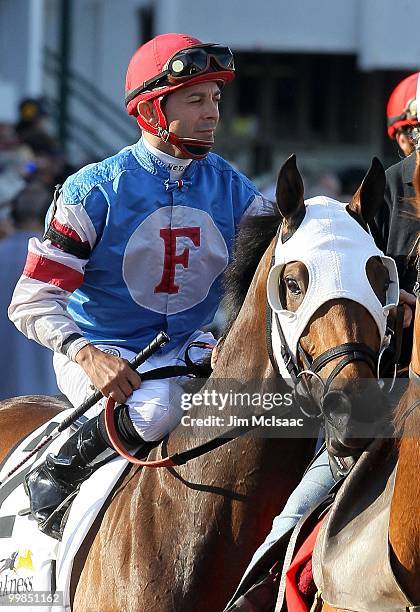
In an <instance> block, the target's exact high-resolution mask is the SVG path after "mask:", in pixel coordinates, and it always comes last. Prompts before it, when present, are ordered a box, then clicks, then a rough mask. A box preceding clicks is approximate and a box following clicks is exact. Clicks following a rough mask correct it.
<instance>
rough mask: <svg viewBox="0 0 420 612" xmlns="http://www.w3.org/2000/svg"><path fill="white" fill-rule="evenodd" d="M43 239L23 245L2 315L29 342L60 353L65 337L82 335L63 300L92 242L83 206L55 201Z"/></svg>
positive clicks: (76, 279) (80, 278) (92, 230)
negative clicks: (19, 270) (20, 267)
mask: <svg viewBox="0 0 420 612" xmlns="http://www.w3.org/2000/svg"><path fill="white" fill-rule="evenodd" d="M46 236H48V238H45V237H44V240H43V241H41V240H39V239H38V238H31V239H30V240H29V243H28V256H27V259H26V263H25V267H24V270H23V273H22V276H21V277H20V279H19V281H18V283H17V285H16V288H15V291H14V293H13V296H12V301H11V304H10V306H9V311H8V314H9V318H10V320H11V321H12V322H13V323H14V324H15V325H16V327H17V328H18V329H19V330H20V331H21V332H22V333H24V334H25V336H27V337H28V338H29V339H31V340H35V341H36V342H38V343H39V344H42V345H43V346H46V347H48V348H50V349H52V350H54V351H59V352H61V351H62V350H63V345H65V343H66V341H67V340H68V339H69V338H70V337H74V338H75V339H76V338H80V337H81V336H82V332H81V330H80V329H79V327H78V326H77V325H76V323H75V322H74V321H73V319H72V318H71V316H70V315H69V314H68V312H67V309H66V308H67V303H68V298H69V295H70V294H71V293H72V292H73V291H75V290H76V289H77V288H78V287H80V285H81V284H82V282H83V278H84V271H85V266H86V263H87V261H88V259H89V253H90V251H91V249H92V248H93V246H94V245H95V243H96V238H97V237H96V230H95V227H94V225H93V223H92V221H91V219H90V218H89V215H88V214H87V212H86V210H85V208H84V206H83V204H82V203H80V204H76V205H74V204H73V205H64V204H63V202H62V198H61V196H59V197H58V199H57V207H56V210H55V214H54V217H53V219H52V220H51V223H50V225H49V229H48V231H47V233H46ZM66 348H68V347H66Z"/></svg>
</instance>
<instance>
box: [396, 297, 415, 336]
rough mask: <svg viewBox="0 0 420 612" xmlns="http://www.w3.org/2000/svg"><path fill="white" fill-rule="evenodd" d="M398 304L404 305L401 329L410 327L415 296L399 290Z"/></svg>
mask: <svg viewBox="0 0 420 612" xmlns="http://www.w3.org/2000/svg"><path fill="white" fill-rule="evenodd" d="M400 304H403V305H404V322H403V327H410V325H411V321H412V320H413V309H414V308H415V306H416V296H415V295H414V294H413V293H408V291H405V290H404V289H400Z"/></svg>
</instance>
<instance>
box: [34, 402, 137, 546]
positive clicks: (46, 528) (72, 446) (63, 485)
mask: <svg viewBox="0 0 420 612" xmlns="http://www.w3.org/2000/svg"><path fill="white" fill-rule="evenodd" d="M115 412H116V414H115V416H116V418H115V423H116V426H117V431H118V433H119V435H120V437H121V439H122V441H123V442H124V444H125V445H126V447H127V448H129V449H130V448H135V447H136V446H140V445H141V443H142V439H141V438H140V436H139V435H138V434H137V432H136V430H135V429H134V426H133V425H132V423H131V421H130V419H129V417H128V408H127V406H126V405H125V404H123V405H121V406H118V407H117V409H116V411H115ZM107 448H112V445H111V442H110V440H109V438H108V435H107V433H106V429H105V423H104V413H103V412H102V413H101V414H100V415H99V416H96V417H94V418H93V419H90V420H89V421H87V422H86V423H84V424H83V425H82V426H81V427H80V429H78V430H77V431H76V433H74V434H73V435H72V436H71V437H70V438H69V439H68V440H67V441H66V442H65V443H64V444H63V446H62V447H61V448H60V450H59V451H58V453H57V454H56V455H52V454H49V455H47V457H46V459H45V462H44V463H42V464H41V465H39V466H38V467H37V468H35V469H34V470H33V471H32V472H30V473H29V474H28V475H27V476H26V478H25V490H26V493H27V494H28V496H29V500H30V508H31V512H32V514H33V516H34V517H35V518H36V520H37V522H38V525H39V528H40V530H41V531H43V532H44V533H46V534H47V535H50V536H52V537H54V538H56V539H61V535H62V526H61V523H62V519H63V516H64V514H65V512H66V510H67V508H68V506H69V504H70V501H71V500H72V499H73V498H71V499H70V500H69V503H68V504H63V507H62V508H60V509H59V510H58V511H57V512H54V511H55V510H57V508H58V507H59V506H60V504H62V503H63V502H64V501H65V500H66V499H67V498H68V497H69V495H71V494H72V493H74V492H75V491H76V490H77V489H78V488H79V486H80V485H81V484H82V482H83V481H84V480H86V478H88V477H89V476H90V475H91V474H92V473H93V472H94V470H95V465H94V464H92V462H93V461H94V459H96V457H98V456H99V455H100V454H101V453H103V452H104V451H105V450H106V449H107ZM53 513H54V515H53V516H51V515H52V514H53ZM50 517H51V519H50Z"/></svg>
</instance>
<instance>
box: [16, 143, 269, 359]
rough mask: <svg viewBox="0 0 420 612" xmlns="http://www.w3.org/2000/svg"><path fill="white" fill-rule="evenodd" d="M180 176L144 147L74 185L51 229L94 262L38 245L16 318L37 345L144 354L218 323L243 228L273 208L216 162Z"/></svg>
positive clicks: (47, 243) (82, 175) (76, 178)
mask: <svg viewBox="0 0 420 612" xmlns="http://www.w3.org/2000/svg"><path fill="white" fill-rule="evenodd" d="M173 176H174V175H172V178H171V175H170V172H169V171H168V168H167V165H166V164H165V163H164V162H162V161H161V160H160V159H158V158H157V157H156V156H155V155H153V153H152V152H151V151H150V150H149V149H148V148H146V147H145V145H144V143H143V141H142V139H140V140H139V141H138V142H137V143H136V144H134V145H132V146H129V147H126V148H125V149H123V150H122V151H120V152H119V153H117V154H116V155H114V156H113V157H110V158H108V159H106V160H104V161H102V162H100V163H96V164H91V165H88V166H86V167H85V168H83V169H81V170H79V171H78V172H76V174H74V175H72V176H71V177H69V178H68V179H67V180H66V181H65V183H64V185H63V188H62V190H61V194H60V197H59V198H58V202H57V209H56V211H55V214H54V217H53V219H52V211H50V215H49V216H48V218H47V219H48V223H50V222H52V225H53V226H54V229H55V230H56V231H57V232H59V233H61V234H62V235H65V236H70V238H71V239H72V240H73V242H74V241H76V242H77V243H78V244H79V243H80V244H81V245H82V248H83V249H87V251H88V252H90V254H89V255H86V256H84V257H80V256H79V257H77V256H75V255H74V253H70V252H66V248H64V249H63V248H59V247H58V246H57V245H55V244H53V243H51V240H44V242H42V243H41V242H40V241H39V240H37V239H35V238H33V239H31V240H30V242H29V255H28V261H27V265H26V267H25V270H24V275H23V277H22V278H21V279H20V281H19V283H18V286H17V288H16V291H15V294H14V296H13V300H12V304H11V308H10V309H9V315H10V316H11V318H12V320H13V321H14V322H15V323H16V325H17V326H18V327H19V328H20V329H21V330H22V331H23V332H24V333H25V334H26V335H27V336H28V337H30V338H33V339H35V340H37V341H38V342H40V343H41V344H44V345H46V346H49V347H50V348H52V349H54V350H60V347H61V344H62V343H63V341H64V340H65V339H66V338H68V337H69V336H70V335H71V334H73V333H75V332H76V333H82V334H83V336H85V337H86V338H87V339H88V340H90V341H91V342H94V343H96V344H111V345H114V346H121V347H125V348H127V349H129V350H133V351H138V350H139V348H141V347H142V346H144V345H145V344H146V343H148V342H150V340H152V338H153V337H154V336H155V335H156V333H157V332H158V331H160V330H163V331H166V332H167V333H168V334H169V336H170V337H171V340H172V342H171V343H170V346H168V347H167V350H169V349H170V348H171V347H173V346H174V343H177V344H179V343H181V342H183V341H184V340H186V339H187V338H188V337H189V336H190V335H191V333H193V332H194V331H195V330H197V329H199V328H200V327H201V326H203V325H205V324H207V323H209V322H210V321H211V320H212V319H213V316H214V313H215V311H216V309H217V307H218V304H219V301H220V297H221V282H220V281H221V275H222V273H223V271H224V269H225V268H226V265H227V263H228V261H229V257H230V254H231V252H232V246H233V241H234V236H235V233H236V230H237V227H238V224H239V221H240V220H241V218H242V216H243V215H244V214H245V213H246V214H254V213H257V212H272V208H271V207H270V206H268V208H269V209H270V210H263V209H264V207H267V205H266V204H265V203H264V200H263V198H262V197H261V196H260V195H259V193H258V191H257V189H256V188H255V186H254V185H253V184H252V183H251V182H250V181H249V180H248V179H247V178H246V177H244V176H243V175H242V174H240V173H239V172H237V171H236V170H234V169H233V168H232V167H231V166H230V165H229V164H228V163H227V162H226V161H224V160H223V159H222V158H221V157H219V156H218V155H215V154H212V153H210V154H209V155H208V156H207V157H206V158H205V159H203V160H199V161H191V163H190V164H189V165H188V167H187V168H186V169H185V171H184V172H183V173H182V176H181V178H179V179H174V178H173ZM69 315H70V316H69Z"/></svg>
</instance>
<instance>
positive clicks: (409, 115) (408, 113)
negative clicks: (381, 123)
mask: <svg viewBox="0 0 420 612" xmlns="http://www.w3.org/2000/svg"><path fill="white" fill-rule="evenodd" d="M405 120H407V121H417V101H416V98H412V99H411V100H409V101H408V102H407V106H406V108H405V109H404V111H403V112H402V113H401V115H398V116H396V117H388V125H389V126H390V125H393V124H394V123H396V122H397V121H405Z"/></svg>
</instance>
